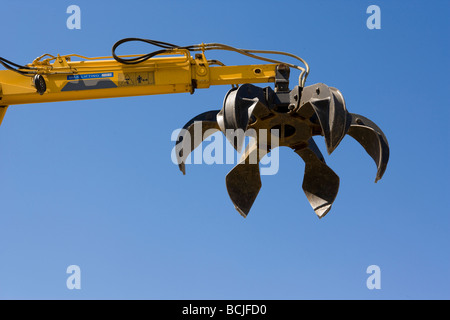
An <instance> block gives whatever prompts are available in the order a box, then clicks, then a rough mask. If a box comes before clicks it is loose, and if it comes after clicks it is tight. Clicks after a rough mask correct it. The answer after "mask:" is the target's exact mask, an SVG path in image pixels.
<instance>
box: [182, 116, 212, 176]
mask: <svg viewBox="0 0 450 320" xmlns="http://www.w3.org/2000/svg"><path fill="white" fill-rule="evenodd" d="M218 113H219V110H214V111H206V112H203V113H201V114H199V115H198V116H196V117H194V118H192V119H191V120H189V122H188V123H186V124H185V125H184V127H183V128H182V129H181V131H180V133H179V134H178V138H177V142H176V143H175V153H176V156H177V161H178V167H179V168H180V170H181V172H183V174H186V165H185V161H186V159H187V157H188V156H189V154H190V153H191V152H192V151H194V149H195V148H197V147H198V146H199V145H200V144H201V143H202V141H203V140H204V139H206V138H207V137H208V136H210V135H212V134H213V133H215V132H217V131H219V130H220V128H219V126H218V124H217V120H216V117H217V114H218Z"/></svg>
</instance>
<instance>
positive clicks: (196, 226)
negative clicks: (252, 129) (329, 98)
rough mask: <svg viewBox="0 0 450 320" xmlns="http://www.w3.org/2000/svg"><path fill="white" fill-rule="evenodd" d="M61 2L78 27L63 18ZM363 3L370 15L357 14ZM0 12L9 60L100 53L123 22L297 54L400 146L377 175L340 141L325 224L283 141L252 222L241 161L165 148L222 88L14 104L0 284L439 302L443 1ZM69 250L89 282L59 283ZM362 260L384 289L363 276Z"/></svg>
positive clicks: (444, 210) (95, 6) (21, 6)
mask: <svg viewBox="0 0 450 320" xmlns="http://www.w3.org/2000/svg"><path fill="white" fill-rule="evenodd" d="M72 4H76V5H78V6H79V7H80V8H81V29H80V30H69V29H68V28H67V27H66V20H67V18H68V17H69V14H67V13H66V9H67V7H68V6H69V5H72ZM371 4H376V5H378V6H379V7H380V8H381V29H379V30H369V29H368V28H367V27H366V20H367V18H368V17H369V14H367V13H366V9H367V7H368V6H369V5H371ZM2 13H3V15H2V19H1V20H0V29H1V30H2V41H1V45H0V56H2V57H4V58H6V59H10V60H13V61H14V62H16V63H19V64H25V63H29V62H31V61H32V60H33V59H34V58H36V57H37V56H39V55H41V54H43V53H47V52H48V53H52V54H57V53H60V54H69V53H79V54H82V55H86V56H104V55H109V54H110V52H111V46H112V45H113V44H114V43H115V42H116V41H117V40H119V39H122V38H124V37H142V38H149V39H156V40H160V41H166V42H171V43H176V44H180V45H189V44H198V43H201V42H204V43H207V42H220V43H225V44H229V45H232V46H236V47H241V48H249V49H267V50H282V51H287V52H291V53H294V54H296V55H299V56H301V57H303V58H304V59H305V60H306V61H307V62H308V63H309V65H310V67H311V73H310V76H309V77H308V80H307V83H306V84H307V85H311V84H314V83H317V82H323V83H325V84H327V85H329V86H334V87H337V88H338V89H339V90H341V92H342V93H343V95H344V97H345V99H346V103H347V108H348V110H349V111H350V112H354V113H359V114H362V115H364V116H366V117H368V118H370V119H371V120H373V121H374V122H375V123H377V125H378V126H380V127H381V128H382V129H383V131H384V133H385V134H386V136H387V138H388V141H389V145H390V151H391V157H390V161H389V164H388V167H387V170H386V173H385V175H384V177H383V179H382V180H380V181H379V182H378V183H377V184H375V183H373V181H374V179H375V173H376V167H375V165H374V163H373V161H372V159H371V158H370V157H369V156H368V155H367V154H366V153H365V151H364V149H363V148H362V147H361V146H360V145H359V144H358V143H357V142H356V141H354V140H353V139H352V138H351V137H348V136H347V137H346V138H344V140H343V141H342V142H341V144H340V145H339V147H338V148H337V149H336V150H335V151H334V152H333V153H332V154H331V155H330V156H327V155H325V158H326V160H327V163H328V165H329V166H330V167H331V168H332V169H333V170H334V171H335V172H336V173H337V174H338V175H339V176H340V179H341V180H340V189H339V194H338V196H337V199H336V201H335V202H334V205H333V208H332V210H331V211H330V213H328V215H327V216H326V217H325V218H323V219H321V220H319V219H318V218H317V217H316V215H315V214H314V212H313V210H312V209H311V207H310V205H309V203H308V202H307V199H306V197H305V195H304V193H303V191H302V189H301V183H302V180H303V170H304V164H303V161H302V160H301V159H300V158H299V157H298V156H296V155H295V154H293V153H292V152H291V151H290V150H289V149H286V148H281V149H280V169H279V172H278V173H277V174H276V175H274V176H263V177H262V184H263V186H262V189H261V191H260V193H259V195H258V198H257V200H256V202H255V203H254V205H253V208H252V210H251V211H250V214H249V216H248V217H247V219H243V218H242V217H241V216H240V215H239V214H238V213H237V212H236V211H235V209H234V207H233V204H232V203H231V201H230V199H229V197H228V194H227V191H226V186H225V176H226V174H227V173H228V171H229V170H231V168H232V167H233V166H232V165H206V164H203V165H190V166H189V165H188V166H187V174H186V176H183V175H182V174H181V173H180V171H179V170H178V168H177V166H176V165H174V164H173V163H172V161H171V157H170V154H171V151H172V148H173V141H171V139H170V137H171V134H172V131H173V130H175V129H177V128H180V127H182V126H183V125H184V124H185V123H186V122H187V121H188V120H189V119H191V118H192V117H193V116H195V115H196V114H199V113H202V112H204V111H208V110H213V109H220V108H221V106H222V101H223V97H224V95H225V93H226V92H227V91H228V89H229V88H228V87H214V88H210V89H208V90H197V91H196V92H195V94H194V95H190V94H177V95H161V96H144V97H131V98H117V99H104V100H91V101H83V102H76V101H75V102H58V103H45V104H35V105H31V104H30V105H20V106H12V107H10V108H9V110H8V112H7V114H6V117H5V119H4V122H3V124H2V126H1V127H0V163H1V166H0V177H1V179H0V197H1V202H0V298H1V299H449V298H450V289H449V288H450V276H449V270H450V254H449V243H450V241H449V240H450V239H449V231H450V230H449V227H450V224H449V222H450V210H449V209H450V206H449V195H448V194H449V169H448V159H449V146H450V144H449V142H450V141H449V140H450V139H449V138H450V135H449V129H448V124H447V121H448V119H449V117H450V112H449V108H448V106H449V102H450V101H449V96H448V90H449V89H450V87H449V81H448V71H449V62H448V57H449V43H448V36H449V23H448V17H449V15H450V10H449V4H448V2H446V1H432V2H430V1H408V2H406V1H381V0H377V1H277V2H264V1H253V0H252V1H235V0H231V1H226V2H225V1H214V2H212V1H189V2H187V1H172V0H168V1H136V0H130V1H127V2H126V5H124V3H121V4H120V5H116V4H114V3H113V2H107V1H78V0H77V1H41V2H39V3H38V2H32V1H6V2H5V3H4V4H3V6H2ZM129 48H131V49H134V51H133V52H132V53H147V52H149V51H152V50H154V48H152V47H146V46H143V45H142V46H136V47H135V48H133V47H132V46H130V47H129ZM124 51H125V50H124ZM120 53H125V52H120ZM217 57H221V58H222V57H223V60H224V62H225V63H226V64H229V65H232V64H240V63H254V61H252V60H249V59H247V58H245V59H242V58H241V57H239V56H236V55H221V54H220V53H215V52H210V53H209V54H208V58H211V59H214V58H217ZM291 81H292V83H293V84H295V81H296V76H295V73H294V75H293V76H291ZM316 142H317V143H318V145H319V147H320V148H321V150H322V152H323V153H324V154H326V151H325V150H326V149H325V144H324V142H323V139H322V138H320V137H317V138H316ZM69 265H78V266H79V267H80V269H81V289H80V290H76V289H74V290H69V289H68V288H67V287H66V279H67V278H68V276H69V274H67V273H66V269H67V267H68V266H69ZM370 265H377V266H379V267H380V270H381V289H379V290H377V289H374V290H369V289H368V288H367V286H366V280H367V278H368V277H369V274H367V273H366V269H367V267H368V266H370Z"/></svg>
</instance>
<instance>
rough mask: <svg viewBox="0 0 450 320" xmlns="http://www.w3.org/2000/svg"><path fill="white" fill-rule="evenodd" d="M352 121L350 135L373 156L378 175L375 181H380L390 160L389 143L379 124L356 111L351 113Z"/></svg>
mask: <svg viewBox="0 0 450 320" xmlns="http://www.w3.org/2000/svg"><path fill="white" fill-rule="evenodd" d="M351 116H352V123H351V125H350V128H349V130H348V135H349V136H351V137H353V138H354V139H355V140H356V141H358V142H359V144H361V145H362V146H363V148H364V149H365V150H366V152H367V153H368V154H369V155H370V156H371V157H372V159H373V161H375V164H376V165H377V175H376V177H375V182H378V180H380V179H381V178H382V177H383V174H384V172H385V171H386V166H387V163H388V161H389V144H388V141H387V139H386V136H385V135H384V133H383V131H381V129H380V128H378V126H377V125H376V124H375V123H373V122H372V121H370V120H369V119H367V118H366V117H363V116H361V115H359V114H356V113H351Z"/></svg>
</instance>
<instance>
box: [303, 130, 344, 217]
mask: <svg viewBox="0 0 450 320" xmlns="http://www.w3.org/2000/svg"><path fill="white" fill-rule="evenodd" d="M294 151H295V153H297V154H298V155H299V156H300V157H302V159H303V161H305V174H304V178H303V185H302V188H303V191H304V192H305V195H306V197H307V199H308V201H309V203H310V204H311V207H312V208H313V209H314V211H315V213H316V214H317V216H318V217H319V218H323V217H324V216H325V215H326V214H327V213H328V211H330V209H331V206H332V204H333V202H334V200H335V199H336V196H337V193H338V190H339V177H338V176H337V175H336V173H334V171H333V170H331V169H330V167H328V166H327V165H326V164H325V161H324V159H323V156H322V153H321V152H320V150H319V148H318V147H317V145H316V144H315V142H314V140H313V139H312V138H311V139H310V140H309V141H308V147H305V148H301V149H297V150H294Z"/></svg>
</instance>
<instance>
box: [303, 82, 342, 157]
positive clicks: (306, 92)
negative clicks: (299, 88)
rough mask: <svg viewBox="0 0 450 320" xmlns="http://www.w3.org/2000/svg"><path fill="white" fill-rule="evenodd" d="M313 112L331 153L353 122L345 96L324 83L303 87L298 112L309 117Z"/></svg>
mask: <svg viewBox="0 0 450 320" xmlns="http://www.w3.org/2000/svg"><path fill="white" fill-rule="evenodd" d="M308 109H312V111H311V110H308ZM312 112H314V114H315V116H316V117H317V120H318V122H319V124H320V128H321V130H322V135H323V136H324V137H325V144H326V147H327V151H328V154H331V153H332V152H333V151H334V149H336V147H337V146H338V145H339V143H340V142H341V140H342V139H343V138H344V136H345V134H346V133H347V130H348V128H349V126H350V122H351V118H350V116H349V113H348V112H347V109H346V107H345V100H344V97H343V96H342V94H341V92H340V91H339V90H337V89H336V88H333V87H328V86H327V85H325V84H323V83H317V84H314V85H311V86H308V87H306V88H304V89H303V92H302V98H301V100H300V108H299V109H298V111H297V113H298V114H299V115H301V116H302V117H305V118H309V117H311V115H313V114H312Z"/></svg>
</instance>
